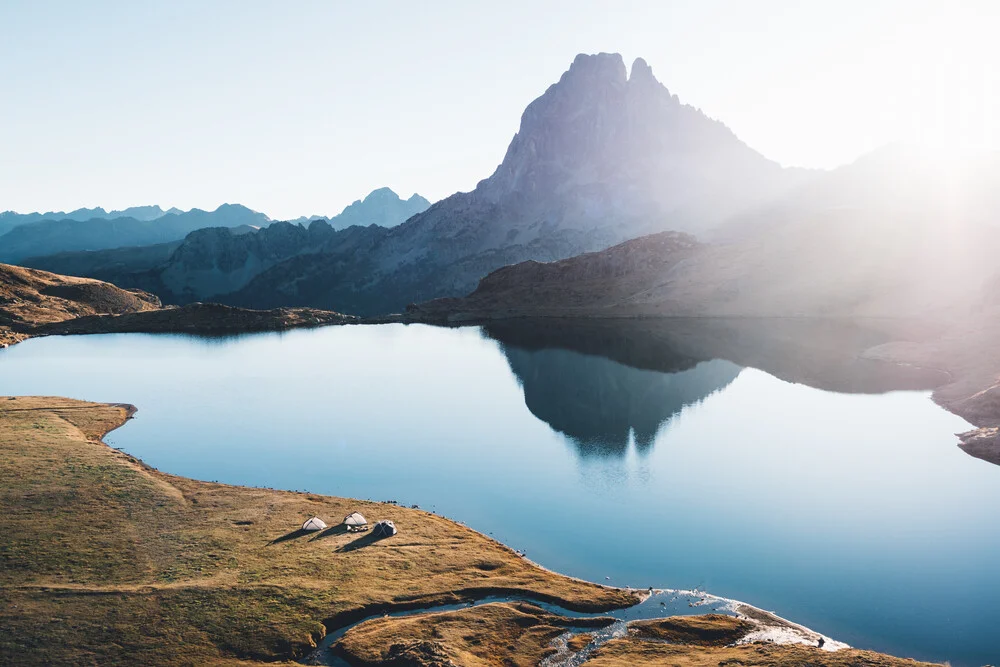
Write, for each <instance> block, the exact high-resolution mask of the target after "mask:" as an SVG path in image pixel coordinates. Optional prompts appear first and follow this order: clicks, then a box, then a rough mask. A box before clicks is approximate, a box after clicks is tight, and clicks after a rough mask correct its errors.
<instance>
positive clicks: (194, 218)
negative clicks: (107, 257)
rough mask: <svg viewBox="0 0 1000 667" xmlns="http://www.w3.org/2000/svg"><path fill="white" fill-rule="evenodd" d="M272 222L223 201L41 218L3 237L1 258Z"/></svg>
mask: <svg viewBox="0 0 1000 667" xmlns="http://www.w3.org/2000/svg"><path fill="white" fill-rule="evenodd" d="M151 208H158V207H151ZM270 222H271V219H270V218H268V217H267V216H266V215H264V214H263V213H257V212H256V211H251V210H250V209H248V208H247V207H245V206H240V205H239V204H223V205H222V206H220V207H219V208H217V209H215V210H214V211H202V210H200V209H192V210H190V211H188V212H187V213H166V214H164V215H162V216H160V217H157V218H153V219H147V220H140V219H138V218H131V217H121V216H119V217H113V218H92V219H90V220H75V219H71V218H67V219H64V220H39V221H37V222H27V223H24V224H21V225H18V226H17V227H14V228H13V229H11V230H10V231H9V232H7V233H6V234H4V235H3V236H2V237H0V262H8V263H12V264H16V263H19V262H22V261H23V260H25V259H28V258H31V257H41V256H45V255H52V254H55V253H61V252H68V251H81V250H106V249H109V248H122V247H127V246H144V245H152V244H156V243H166V242H169V241H176V240H178V239H182V238H184V237H185V236H186V235H187V234H190V233H191V232H193V231H194V230H196V229H202V228H204V227H239V226H242V225H248V226H252V227H258V226H263V225H267V224H269V223H270Z"/></svg>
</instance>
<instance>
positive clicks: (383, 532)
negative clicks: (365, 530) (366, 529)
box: [372, 519, 396, 540]
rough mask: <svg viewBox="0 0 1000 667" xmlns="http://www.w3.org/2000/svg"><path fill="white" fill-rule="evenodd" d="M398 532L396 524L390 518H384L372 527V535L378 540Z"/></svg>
mask: <svg viewBox="0 0 1000 667" xmlns="http://www.w3.org/2000/svg"><path fill="white" fill-rule="evenodd" d="M395 534H396V524H394V523H393V522H392V521H389V520H388V519H384V520H382V521H379V522H378V523H376V524H375V526H374V527H373V528H372V537H374V538H375V539H376V540H379V539H382V538H383V537H392V536H393V535H395Z"/></svg>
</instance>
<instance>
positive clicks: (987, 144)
mask: <svg viewBox="0 0 1000 667" xmlns="http://www.w3.org/2000/svg"><path fill="white" fill-rule="evenodd" d="M598 51H616V52H619V53H621V54H622V55H623V56H624V57H625V60H626V63H628V64H630V63H631V62H632V60H633V59H634V58H635V57H637V56H642V57H644V58H645V59H646V60H647V61H648V62H649V64H650V65H651V66H652V67H653V71H654V73H655V74H656V76H657V78H659V79H660V81H661V82H663V83H664V84H665V85H666V86H667V87H668V88H669V89H670V90H671V91H672V92H674V93H676V94H678V95H679V96H680V98H681V100H682V101H684V102H686V103H689V104H692V105H694V106H697V107H700V108H701V109H702V110H704V111H705V112H706V113H707V114H709V115H710V116H713V117H715V118H718V119H720V120H722V121H723V122H725V123H726V124H727V125H729V126H730V127H731V128H732V129H733V130H734V131H735V132H736V133H737V135H739V136H740V137H741V138H742V139H743V140H744V141H746V142H747V143H748V144H750V145H751V146H753V147H754V148H756V149H757V150H759V151H761V152H762V153H764V154H765V155H767V156H768V157H770V158H772V159H775V160H778V161H779V162H781V163H783V164H786V165H798V166H809V167H832V166H836V165H839V164H843V163H845V162H849V161H851V160H853V159H854V158H856V157H857V156H859V155H860V154H862V153H864V152H866V151H869V150H871V149H873V148H876V147H878V146H881V145H883V144H885V143H888V142H890V141H893V140H900V139H902V140H916V141H925V142H933V143H942V142H943V143H957V144H958V145H959V146H960V147H962V148H965V149H979V148H988V149H995V148H997V147H998V146H1000V67H997V64H998V63H1000V2H995V1H993V0H983V1H982V2H972V1H971V0H970V1H967V2H960V1H957V0H956V1H952V2H927V1H923V0H897V1H890V0H867V1H863V2H862V1H855V0H836V1H832V2H820V1H818V0H817V1H796V0H788V1H785V2H779V1H777V0H754V1H752V2H749V1H742V0H733V1H725V0H691V1H690V2H668V1H652V0H651V1H650V2H627V1H620V2H596V1H585V0H571V1H570V0H567V1H551V2H544V1H541V2H522V1H513V0H506V1H503V2H491V3H486V2H478V1H477V2H470V1H469V0H461V1H434V0H429V1H428V2H392V3H390V2H333V1H332V0H330V1H316V2H294V3H291V2H277V1H275V2H259V1H253V0H232V1H224V0H210V1H201V0H199V1H192V2H189V1H186V0H171V1H167V0H163V1H161V2H134V1H122V2H100V1H99V0H94V1H92V2H87V3H82V2H76V1H67V2H54V1H53V2H48V1H45V0H21V1H17V0H3V1H2V2H0V210H6V209H14V210H19V211H29V210H63V209H64V210H69V209H73V208H78V207H81V206H98V205H100V206H104V207H105V208H109V209H110V208H123V207H125V206H132V205H139V204H151V203H158V204H161V205H163V206H164V207H167V206H178V207H180V208H184V209H187V208H190V207H193V206H197V207H199V208H207V209H211V208H215V207H216V206H218V205H219V204H221V203H223V202H230V203H234V202H239V203H242V204H245V205H247V206H250V207H251V208H254V209H257V210H260V211H263V212H265V213H267V214H269V215H271V216H272V217H277V218H287V217H296V216H299V215H308V214H333V213H337V212H339V211H340V209H341V208H343V206H345V205H346V204H348V203H350V202H351V201H353V200H354V199H357V198H360V197H362V196H363V195H364V194H366V193H367V192H369V191H370V190H372V189H374V188H377V187H381V186H389V187H391V188H393V189H394V190H396V191H397V192H398V193H400V194H401V195H404V196H408V195H409V194H411V193H413V192H419V193H421V194H422V195H424V196H426V197H428V198H429V199H431V200H436V199H440V198H442V197H444V196H447V195H449V194H451V193H452V192H455V191H458V190H469V189H471V188H472V187H474V186H475V184H476V182H477V181H478V180H479V179H481V178H484V177H486V176H488V175H489V174H490V173H491V172H492V171H493V169H494V168H495V167H496V165H497V164H498V163H499V162H500V160H501V159H502V157H503V154H504V151H505V150H506V147H507V144H508V142H509V141H510V139H511V137H512V136H513V134H514V132H515V131H516V130H517V126H518V121H519V119H520V114H521V112H522V111H523V109H524V107H525V106H526V105H527V103H528V102H530V101H531V100H532V99H534V98H535V97H537V96H538V95H540V94H541V93H542V92H543V91H544V90H545V88H546V87H547V86H548V85H549V84H551V83H553V82H554V81H556V80H557V79H558V78H559V75H560V74H561V73H562V72H563V71H564V70H565V69H566V68H567V67H568V66H569V63H570V62H571V61H572V59H573V57H574V56H575V55H576V54H577V53H580V52H588V53H593V52H598Z"/></svg>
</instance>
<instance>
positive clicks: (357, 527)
mask: <svg viewBox="0 0 1000 667" xmlns="http://www.w3.org/2000/svg"><path fill="white" fill-rule="evenodd" d="M344 526H345V527H346V528H347V532H349V533H353V532H355V531H361V530H368V519H366V518H365V517H364V516H362V514H361V512H351V513H350V514H348V515H347V516H345V517H344Z"/></svg>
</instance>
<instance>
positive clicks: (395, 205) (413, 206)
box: [288, 188, 431, 229]
mask: <svg viewBox="0 0 1000 667" xmlns="http://www.w3.org/2000/svg"><path fill="white" fill-rule="evenodd" d="M430 205H431V203H430V202H429V201H427V200H426V199H424V198H423V197H421V196H420V195H418V194H416V193H414V194H413V195H412V196H411V197H410V198H409V199H401V198H400V197H399V195H397V194H396V193H395V192H393V191H392V190H391V189H389V188H379V189H378V190H373V191H372V192H371V193H370V194H369V195H368V196H367V197H365V198H364V199H358V200H356V201H355V202H354V203H352V204H350V205H348V206H347V207H346V208H344V210H343V211H341V213H340V214H339V215H335V216H333V217H332V218H328V217H325V216H320V215H313V216H304V217H301V218H296V219H295V220H289V221H288V222H291V223H295V224H306V225H308V224H309V223H310V222H314V221H316V220H325V221H326V222H328V223H329V224H330V226H331V227H333V228H334V229H346V228H348V227H353V226H355V225H360V226H362V227H367V226H368V225H378V226H379V227H395V226H396V225H399V224H401V223H403V222H406V221H407V220H408V219H410V218H411V217H413V216H414V215H416V214H417V213H423V212H424V211H426V210H427V208H428V207H429V206H430Z"/></svg>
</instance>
